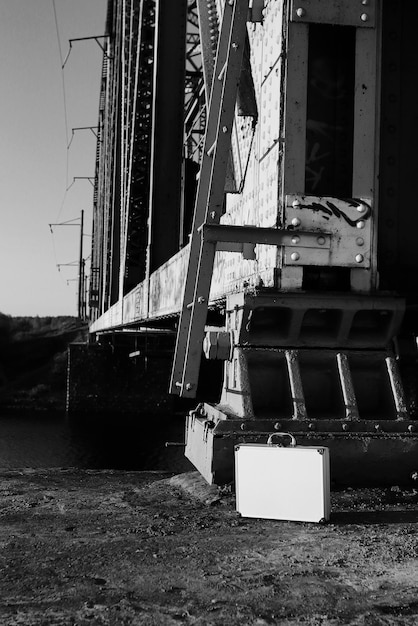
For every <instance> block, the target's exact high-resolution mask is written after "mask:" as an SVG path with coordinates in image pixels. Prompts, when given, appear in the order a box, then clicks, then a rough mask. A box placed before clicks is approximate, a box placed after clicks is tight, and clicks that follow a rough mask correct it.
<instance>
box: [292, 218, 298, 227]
mask: <svg viewBox="0 0 418 626" xmlns="http://www.w3.org/2000/svg"><path fill="white" fill-rule="evenodd" d="M290 223H291V224H292V226H300V219H299V218H298V217H294V218H293V219H292V221H291V222H290Z"/></svg>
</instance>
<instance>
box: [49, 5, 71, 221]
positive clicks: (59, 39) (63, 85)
mask: <svg viewBox="0 0 418 626" xmlns="http://www.w3.org/2000/svg"><path fill="white" fill-rule="evenodd" d="M52 8H53V11H54V21H55V30H56V34H57V42H58V51H59V56H60V61H61V80H62V96H63V106H64V123H65V139H66V141H65V144H66V166H65V191H64V195H63V198H62V202H61V206H60V208H59V211H58V215H57V219H58V218H59V216H60V215H61V213H62V210H63V208H64V204H65V200H66V197H67V192H68V189H69V187H68V172H69V155H68V148H69V146H68V141H69V132H68V110H67V94H66V90H65V77H64V69H63V68H64V61H63V56H62V46H61V38H60V33H59V26H58V17H57V7H56V5H55V0H52Z"/></svg>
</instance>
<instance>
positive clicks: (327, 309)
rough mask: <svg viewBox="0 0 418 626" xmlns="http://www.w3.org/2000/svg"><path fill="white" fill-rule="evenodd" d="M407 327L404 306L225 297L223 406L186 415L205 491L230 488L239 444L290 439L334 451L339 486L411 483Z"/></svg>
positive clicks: (415, 432)
mask: <svg viewBox="0 0 418 626" xmlns="http://www.w3.org/2000/svg"><path fill="white" fill-rule="evenodd" d="M402 319H403V301H402V300H401V299H397V298H393V297H385V296H376V297H373V296H370V295H368V296H364V297H363V296H358V295H350V294H336V293H333V294H326V293H321V294H313V293H312V294H304V297H303V298H301V297H300V294H291V293H288V294H278V293H270V294H260V295H258V296H257V295H246V294H244V293H243V294H237V295H234V296H232V297H230V298H228V300H227V306H226V328H225V330H226V331H227V333H229V334H230V335H232V336H233V337H234V340H233V344H234V345H233V348H232V350H231V351H230V355H229V359H228V360H225V366H224V367H225V375H224V383H223V391H222V396H221V400H220V403H219V404H218V405H216V406H212V405H210V404H208V403H206V404H201V405H199V407H198V408H197V409H196V410H195V411H192V412H191V413H190V414H189V416H188V418H187V426H186V456H187V457H188V458H189V460H190V461H191V462H192V463H193V464H194V465H195V466H196V467H197V469H199V471H200V472H201V474H202V475H203V476H204V477H205V479H206V480H207V481H208V482H209V483H218V484H222V483H227V482H231V481H232V480H233V478H234V476H233V467H234V446H235V445H237V444H239V443H245V442H247V443H248V442H252V443H256V442H258V443H265V442H266V441H267V437H268V434H269V433H272V432H275V431H279V432H290V433H291V434H292V435H293V436H294V437H296V439H297V441H298V443H299V444H301V445H319V443H320V445H324V446H327V447H329V448H330V450H331V470H332V479H333V481H334V482H335V483H337V484H341V485H344V484H345V485H346V484H351V485H353V484H360V485H376V484H377V485H379V484H380V485H382V484H398V483H401V484H407V483H408V481H409V480H410V477H411V474H412V473H413V472H415V471H416V470H417V469H418V461H417V459H418V421H417V416H416V414H414V413H413V411H412V409H411V408H410V406H409V405H410V402H409V400H408V398H407V396H406V394H405V392H404V389H403V386H402V382H401V376H400V364H399V361H398V360H397V358H396V356H395V354H394V353H393V351H392V347H391V346H392V343H393V338H394V337H395V336H396V334H397V333H398V332H399V328H400V325H401V323H402ZM212 336H213V331H212ZM212 352H213V354H215V353H216V351H215V350H213V351H212ZM225 358H226V357H225ZM394 380H395V381H396V384H394Z"/></svg>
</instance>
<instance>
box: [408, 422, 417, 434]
mask: <svg viewBox="0 0 418 626" xmlns="http://www.w3.org/2000/svg"><path fill="white" fill-rule="evenodd" d="M414 430H415V426H414V425H413V424H409V426H408V432H410V433H413V432H414Z"/></svg>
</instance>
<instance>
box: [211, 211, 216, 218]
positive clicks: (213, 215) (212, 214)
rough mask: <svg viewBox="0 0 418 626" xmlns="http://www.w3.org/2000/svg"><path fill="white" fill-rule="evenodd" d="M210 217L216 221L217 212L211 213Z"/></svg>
mask: <svg viewBox="0 0 418 626" xmlns="http://www.w3.org/2000/svg"><path fill="white" fill-rule="evenodd" d="M210 217H211V219H213V220H214V219H215V217H216V211H211V212H210Z"/></svg>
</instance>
